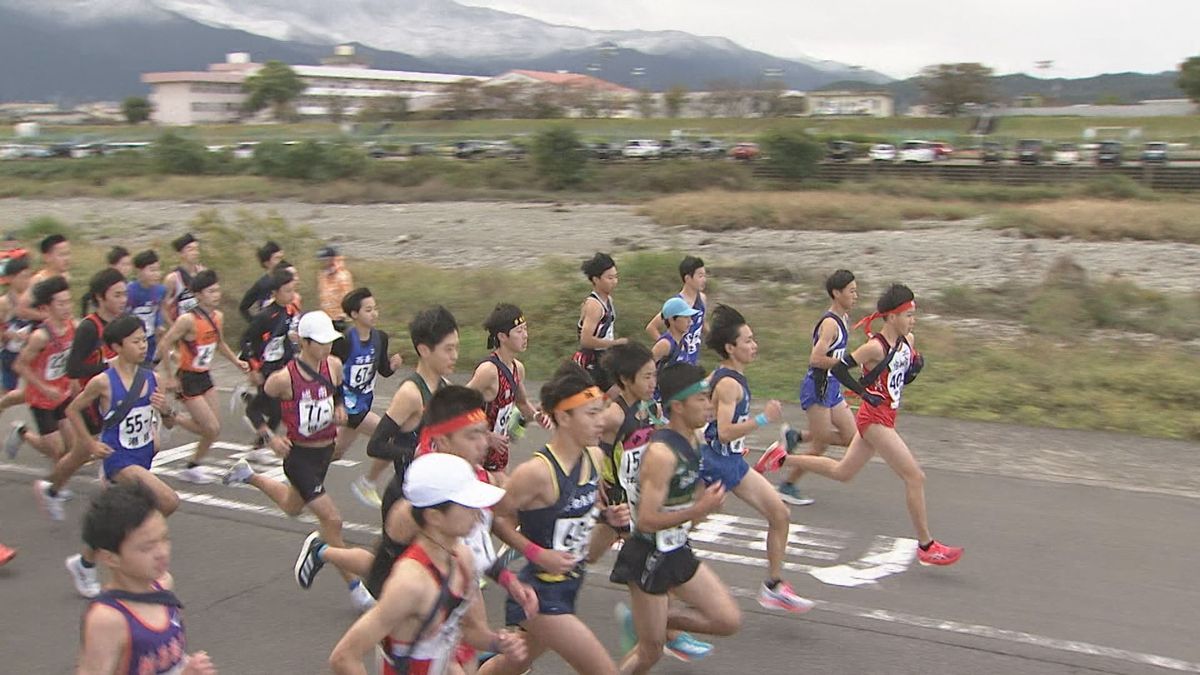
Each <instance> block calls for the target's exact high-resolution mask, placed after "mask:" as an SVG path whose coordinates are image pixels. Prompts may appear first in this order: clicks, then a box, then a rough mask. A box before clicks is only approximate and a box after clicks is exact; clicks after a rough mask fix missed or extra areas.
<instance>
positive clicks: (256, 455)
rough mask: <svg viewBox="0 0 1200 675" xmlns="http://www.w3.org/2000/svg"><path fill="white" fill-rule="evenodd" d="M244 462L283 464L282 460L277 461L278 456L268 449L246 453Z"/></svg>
mask: <svg viewBox="0 0 1200 675" xmlns="http://www.w3.org/2000/svg"><path fill="white" fill-rule="evenodd" d="M246 461H247V462H253V463H255V464H283V460H282V459H279V455H276V454H275V451H274V450H272V449H270V448H259V449H257V450H251V451H250V452H247V453H246Z"/></svg>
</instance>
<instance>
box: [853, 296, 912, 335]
mask: <svg viewBox="0 0 1200 675" xmlns="http://www.w3.org/2000/svg"><path fill="white" fill-rule="evenodd" d="M916 308H917V301H916V300H909V301H908V302H906V303H904V304H903V305H900V306H899V307H895V308H892V309H889V310H888V311H886V312H872V313H870V314H868V315H866V316H864V317H863V318H862V319H859V321H858V323H856V324H854V327H855V328H858V327H860V326H862V327H863V332H864V333H866V334H867V335H871V324H872V323H874V322H875V320H876V319H882V318H883V317H885V316H890V315H892V314H903V313H905V312H907V311H908V310H910V309H916Z"/></svg>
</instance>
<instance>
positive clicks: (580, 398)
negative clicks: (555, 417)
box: [554, 387, 604, 412]
mask: <svg viewBox="0 0 1200 675" xmlns="http://www.w3.org/2000/svg"><path fill="white" fill-rule="evenodd" d="M603 397H604V392H602V391H600V388H599V387H588V388H587V389H584V390H583V391H581V392H579V393H578V394H575V395H574V396H568V397H566V398H564V399H563V400H561V401H559V402H558V405H556V406H554V412H566V411H568V410H574V409H576V408H578V407H579V406H581V405H583V404H585V403H590V402H591V401H594V400H596V399H598V398H603Z"/></svg>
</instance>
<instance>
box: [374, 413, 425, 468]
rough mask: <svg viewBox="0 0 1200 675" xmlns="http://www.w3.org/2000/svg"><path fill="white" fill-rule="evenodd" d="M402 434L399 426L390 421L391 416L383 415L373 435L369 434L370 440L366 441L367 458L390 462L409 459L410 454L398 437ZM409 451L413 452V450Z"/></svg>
mask: <svg viewBox="0 0 1200 675" xmlns="http://www.w3.org/2000/svg"><path fill="white" fill-rule="evenodd" d="M402 433H403V432H402V431H400V425H398V424H396V421H395V420H393V419H392V416H391V415H388V414H387V413H384V415H383V418H381V419H380V420H379V425H378V426H376V427H375V433H373V434H371V440H369V441H367V456H368V457H374V458H375V459H388V460H391V461H392V462H396V461H398V460H403V459H404V458H405V457H406V456H407V457H411V456H412V453H411V452H407V453H406V448H405V447H403V446H404V445H405V444H402V443H401V439H400V436H401V434H402ZM410 450H412V451H415V450H416V449H415V448H411V449H410Z"/></svg>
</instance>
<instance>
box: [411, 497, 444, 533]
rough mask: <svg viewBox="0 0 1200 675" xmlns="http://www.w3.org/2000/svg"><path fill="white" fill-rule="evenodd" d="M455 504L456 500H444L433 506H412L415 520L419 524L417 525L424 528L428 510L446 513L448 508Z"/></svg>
mask: <svg viewBox="0 0 1200 675" xmlns="http://www.w3.org/2000/svg"><path fill="white" fill-rule="evenodd" d="M453 504H454V502H442V503H441V504H434V505H433V506H413V507H411V514H412V519H413V522H414V523H416V524H417V527H420V528H424V527H425V512H426V511H442V512H443V513H444V512H445V511H446V509H448V508H450V507H451V506H452V505H453Z"/></svg>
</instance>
